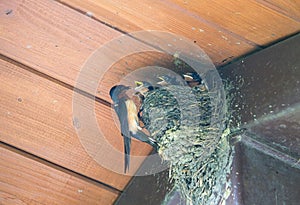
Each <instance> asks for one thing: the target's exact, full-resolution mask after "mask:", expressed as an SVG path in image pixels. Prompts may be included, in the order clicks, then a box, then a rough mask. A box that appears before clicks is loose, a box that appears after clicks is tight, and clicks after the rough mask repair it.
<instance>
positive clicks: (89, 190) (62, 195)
mask: <svg viewBox="0 0 300 205" xmlns="http://www.w3.org/2000/svg"><path fill="white" fill-rule="evenodd" d="M0 170H1V172H0V185H1V186H0V204H3V205H8V204H11V205H12V204H14V205H15V204H18V205H21V204H101V205H102V204H112V203H113V201H114V200H115V199H116V198H117V196H118V194H117V193H114V192H110V191H108V190H106V189H105V188H101V187H99V186H96V185H94V184H92V183H88V182H86V181H84V180H82V179H79V178H76V177H74V176H71V175H68V174H66V173H64V172H61V171H58V170H56V169H53V168H52V167H49V166H46V165H44V164H41V163H39V162H37V161H35V160H32V159H30V158H27V157H24V156H22V155H20V154H19V153H16V152H13V151H12V150H9V149H6V148H5V147H3V146H2V145H0Z"/></svg>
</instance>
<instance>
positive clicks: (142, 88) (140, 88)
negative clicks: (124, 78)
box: [134, 81, 154, 95]
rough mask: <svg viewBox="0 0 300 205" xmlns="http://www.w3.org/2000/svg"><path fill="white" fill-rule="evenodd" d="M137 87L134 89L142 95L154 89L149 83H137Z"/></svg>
mask: <svg viewBox="0 0 300 205" xmlns="http://www.w3.org/2000/svg"><path fill="white" fill-rule="evenodd" d="M135 85H136V87H135V88H134V90H135V91H136V92H138V93H141V94H142V95H144V94H145V93H146V92H148V91H149V90H153V89H154V88H153V85H152V84H151V83H149V82H147V81H135Z"/></svg>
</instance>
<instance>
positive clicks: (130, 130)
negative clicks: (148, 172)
mask: <svg viewBox="0 0 300 205" xmlns="http://www.w3.org/2000/svg"><path fill="white" fill-rule="evenodd" d="M129 89H131V88H130V87H128V86H124V85H116V86H114V87H112V88H111V89H110V92H109V94H110V97H111V99H112V101H113V102H114V110H115V111H116V113H117V115H118V118H119V121H120V125H121V134H122V136H123V140H124V152H125V167H124V172H125V173H126V171H127V170H129V163H130V146H131V137H134V138H136V139H138V140H140V141H142V142H146V143H148V144H150V145H151V146H153V147H154V148H156V149H157V144H156V142H155V140H153V139H152V138H150V137H149V136H148V135H146V134H145V133H144V132H142V131H141V129H142V128H141V127H140V126H139V120H138V116H137V113H138V111H137V107H136V105H135V103H134V102H133V100H132V99H130V98H129V96H128V95H127V94H126V92H127V91H128V90H129Z"/></svg>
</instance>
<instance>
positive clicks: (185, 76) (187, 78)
mask: <svg viewBox="0 0 300 205" xmlns="http://www.w3.org/2000/svg"><path fill="white" fill-rule="evenodd" d="M182 75H183V77H184V80H185V81H187V82H190V81H193V80H194V78H193V77H192V76H190V75H188V74H182Z"/></svg>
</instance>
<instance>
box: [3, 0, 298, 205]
mask: <svg viewBox="0 0 300 205" xmlns="http://www.w3.org/2000/svg"><path fill="white" fill-rule="evenodd" d="M87 13H88V14H89V15H86V14H87ZM299 18H300V4H299V2H298V1H293V0H288V1H282V0H256V1H255V0H249V1H242V0H239V1H236V0H213V1H212V0H210V1H208V0H201V1H199V0H163V1H161V0H151V1H150V0H139V1H136V0H133V1H117V0H112V1H105V0H97V1H94V0H86V1H80V0H56V1H50V0H49V1H42V0H25V1H18V0H11V1H1V2H0V77H1V83H0V96H1V98H0V140H1V146H0V158H1V160H0V166H1V168H0V170H1V171H0V203H1V204H83V203H84V204H112V203H113V202H114V201H115V200H116V198H117V197H118V195H119V194H120V193H121V192H122V191H123V190H124V188H125V187H126V185H127V184H128V182H129V181H130V179H131V177H130V176H126V175H123V174H118V173H115V172H112V171H111V170H108V169H106V168H104V167H102V166H101V165H99V164H98V163H96V162H95V161H94V160H93V159H92V158H91V157H90V156H89V155H88V154H87V152H86V151H85V150H84V148H83V147H82V145H81V143H80V140H79V138H78V136H77V134H76V131H75V128H74V124H73V122H74V119H73V118H72V95H73V92H74V91H73V89H74V87H75V85H76V79H77V76H78V74H79V72H80V69H81V67H82V66H83V65H84V63H85V61H86V60H87V58H88V57H89V56H90V55H91V54H92V53H93V52H94V51H95V50H96V49H97V48H99V47H100V46H101V45H103V44H105V43H107V42H108V41H110V40H112V39H113V38H116V37H118V36H120V35H122V34H127V33H130V32H135V31H140V30H160V31H168V32H172V33H175V34H178V35H182V36H185V37H187V38H189V39H191V41H193V42H195V43H197V44H198V45H199V46H201V47H202V48H203V49H204V50H205V52H207V54H208V55H209V56H210V57H211V59H212V60H213V62H214V63H215V65H217V66H220V65H224V64H225V63H228V62H230V61H231V60H234V59H236V58H238V57H240V56H242V55H246V54H247V53H251V52H254V51H257V50H260V49H263V48H264V47H267V46H268V45H270V44H272V43H274V42H276V41H279V40H281V39H283V38H286V37H287V36H290V35H293V34H295V33H297V32H299V30H300V21H299ZM108 55H109V54H108ZM149 62H152V63H153V62H156V61H155V56H151V55H150V57H149V56H148V57H145V58H144V57H143V58H142V57H141V58H140V59H137V60H136V61H132V64H134V65H136V67H139V65H146V64H147V63H149ZM156 63H158V64H162V65H164V62H156ZM123 64H124V62H123ZM123 64H122V62H119V67H120V69H121V70H120V71H119V72H112V73H109V74H108V76H107V79H108V82H107V83H105V84H103V87H102V88H101V90H99V92H98V93H97V96H96V97H97V98H98V99H99V100H97V101H96V102H95V110H96V112H95V113H96V117H97V119H98V121H99V122H102V123H103V124H105V127H106V129H105V131H104V132H105V133H104V134H105V136H106V138H107V140H108V141H109V142H111V143H112V144H113V146H114V147H115V148H116V149H117V150H119V151H120V152H122V149H123V145H122V140H121V136H120V133H119V130H118V129H117V126H116V125H115V123H114V121H113V120H112V111H111V108H110V106H109V105H108V104H107V103H103V101H101V99H104V100H105V101H108V102H110V99H109V98H108V93H107V91H108V90H109V89H110V87H111V86H112V85H113V84H115V83H117V81H118V80H119V79H121V78H122V76H123V75H124V73H125V74H126V73H128V72H130V71H132V70H133V69H131V70H130V69H129V70H126V69H125V68H124V67H122V65H123ZM133 67H134V66H133ZM86 80H89V79H88V78H87V79H86ZM79 86H80V85H79ZM79 88H80V89H83V91H82V92H83V93H84V92H88V90H84V87H79ZM88 96H89V94H88V93H85V94H84V95H83V97H85V98H86V100H87V101H93V100H94V99H93V97H92V98H91V97H88ZM91 134H92V133H91ZM98 143H100V142H98ZM101 148H103V149H104V147H101V143H100V145H99V149H101ZM132 149H133V150H132V154H133V155H147V154H148V153H149V152H150V151H151V147H149V146H148V145H146V144H143V143H140V142H137V141H134V142H133V145H132ZM108 156H109V153H108ZM107 160H110V159H109V157H108V159H107ZM122 163H123V158H120V160H119V161H118V162H116V164H120V165H122ZM141 163H142V160H140V161H139V162H136V163H134V164H131V172H132V173H134V172H135V171H136V170H137V169H138V167H139V166H140V164H141Z"/></svg>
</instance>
